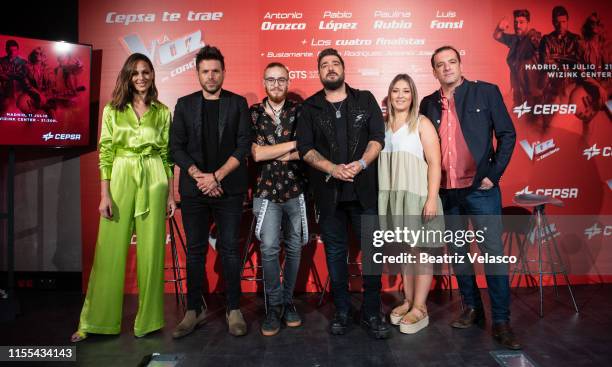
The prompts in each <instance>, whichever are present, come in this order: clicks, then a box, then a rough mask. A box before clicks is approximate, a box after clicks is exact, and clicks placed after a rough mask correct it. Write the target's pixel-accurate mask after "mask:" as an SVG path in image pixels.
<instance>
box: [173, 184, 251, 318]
mask: <svg viewBox="0 0 612 367" xmlns="http://www.w3.org/2000/svg"><path fill="white" fill-rule="evenodd" d="M243 198H244V197H243V195H232V196H229V197H225V198H220V199H212V198H188V197H184V198H182V202H181V214H182V219H183V227H184V228H185V235H186V237H187V308H188V309H189V310H199V309H200V308H201V307H202V284H203V281H204V276H205V272H204V264H205V263H206V257H205V253H206V250H207V248H208V235H209V229H210V228H209V220H210V217H211V216H212V217H213V218H214V220H215V223H216V225H217V246H216V249H217V251H218V252H219V254H220V255H221V264H222V265H223V279H224V280H225V295H226V298H227V309H228V310H235V309H238V308H240V244H239V236H240V221H241V219H242V201H243Z"/></svg>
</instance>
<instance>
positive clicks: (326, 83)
mask: <svg viewBox="0 0 612 367" xmlns="http://www.w3.org/2000/svg"><path fill="white" fill-rule="evenodd" d="M321 84H323V87H324V88H325V89H327V90H336V89H338V88H340V87H341V86H342V84H344V74H340V75H338V78H337V79H336V80H327V79H323V78H321Z"/></svg>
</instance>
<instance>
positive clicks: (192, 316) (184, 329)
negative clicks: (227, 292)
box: [172, 309, 206, 339]
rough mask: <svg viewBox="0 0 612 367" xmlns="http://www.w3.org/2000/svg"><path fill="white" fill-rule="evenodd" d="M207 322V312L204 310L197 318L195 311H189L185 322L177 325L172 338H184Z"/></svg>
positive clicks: (186, 313) (184, 318)
mask: <svg viewBox="0 0 612 367" xmlns="http://www.w3.org/2000/svg"><path fill="white" fill-rule="evenodd" d="M205 322H206V310H205V309H202V311H200V314H199V315H197V316H196V312H195V310H187V312H185V317H183V320H182V321H181V322H180V323H179V324H178V325H176V328H175V329H174V331H173V332H172V337H173V338H175V339H178V338H182V337H184V336H186V335H189V334H191V333H192V332H193V331H194V330H195V328H196V327H198V326H200V325H202V324H204V323H205Z"/></svg>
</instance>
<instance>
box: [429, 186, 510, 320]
mask: <svg viewBox="0 0 612 367" xmlns="http://www.w3.org/2000/svg"><path fill="white" fill-rule="evenodd" d="M440 198H441V199H442V205H443V207H444V214H445V215H446V216H450V217H446V218H445V220H446V228H447V229H450V230H453V231H455V230H465V229H467V218H468V217H469V218H470V220H471V221H472V225H473V227H474V230H479V229H483V228H485V227H486V231H485V241H484V242H483V243H481V244H479V247H480V251H481V253H482V255H485V254H489V255H492V256H502V255H503V254H504V245H503V243H502V240H501V234H502V231H503V226H502V218H501V192H500V190H499V187H497V186H495V187H493V188H491V189H490V190H478V189H474V188H465V189H451V190H446V189H440ZM449 252H450V254H451V255H452V254H453V253H457V254H458V255H463V256H464V259H465V261H464V263H461V264H459V263H455V264H453V270H454V271H455V276H456V277H457V283H458V284H459V290H460V291H461V295H462V296H463V300H464V302H465V304H466V306H467V307H471V308H475V309H480V310H482V299H481V298H480V291H479V290H478V284H476V276H475V275H474V267H473V265H472V263H471V262H469V261H468V258H467V253H468V252H469V245H465V246H455V244H452V245H450V246H449ZM502 267H503V269H506V270H505V271H503V269H502ZM484 270H485V274H486V278H487V287H488V289H489V298H490V299H491V314H492V319H493V323H500V322H507V321H508V320H509V319H510V283H509V279H508V273H507V265H499V264H485V266H484Z"/></svg>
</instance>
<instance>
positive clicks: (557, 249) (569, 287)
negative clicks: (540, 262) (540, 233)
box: [543, 216, 579, 313]
mask: <svg viewBox="0 0 612 367" xmlns="http://www.w3.org/2000/svg"><path fill="white" fill-rule="evenodd" d="M543 219H544V224H545V225H546V228H547V230H549V224H548V219H547V218H546V216H544V218H543ZM550 239H551V242H552V246H553V248H554V251H555V254H556V255H557V260H558V264H559V268H560V270H561V271H560V272H561V274H563V277H564V279H565V283H566V284H567V289H568V291H569V294H570V297H571V298H572V303H573V305H574V309H575V310H576V313H579V311H578V305H577V304H576V299H575V298H574V292H573V291H572V285H571V283H570V281H569V277H568V276H567V270H566V269H565V265H564V264H563V259H562V258H561V255H560V254H559V248H558V246H557V241H556V240H555V238H554V237H553V236H552V233H551V235H550ZM552 261H554V260H553V259H552V258H551V262H552Z"/></svg>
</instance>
